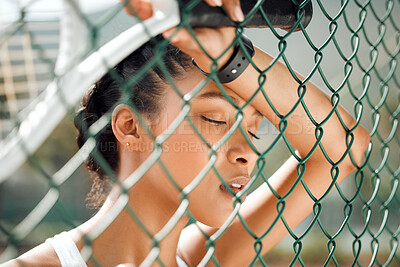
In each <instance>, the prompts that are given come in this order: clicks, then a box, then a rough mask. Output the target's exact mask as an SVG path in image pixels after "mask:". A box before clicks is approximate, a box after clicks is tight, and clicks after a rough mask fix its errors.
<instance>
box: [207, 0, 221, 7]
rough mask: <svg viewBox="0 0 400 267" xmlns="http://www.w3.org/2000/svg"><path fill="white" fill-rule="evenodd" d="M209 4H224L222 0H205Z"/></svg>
mask: <svg viewBox="0 0 400 267" xmlns="http://www.w3.org/2000/svg"><path fill="white" fill-rule="evenodd" d="M204 2H206V3H207V4H208V5H209V6H222V0H204Z"/></svg>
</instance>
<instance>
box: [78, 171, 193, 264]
mask: <svg viewBox="0 0 400 267" xmlns="http://www.w3.org/2000/svg"><path fill="white" fill-rule="evenodd" d="M145 180H146V179H142V180H141V181H139V182H138V183H137V184H136V185H135V186H134V187H133V188H131V189H130V191H129V195H130V196H131V197H130V199H129V201H128V205H127V206H126V207H125V209H124V210H123V211H121V212H120V214H119V215H118V216H117V217H116V219H115V220H114V221H113V222H112V223H111V224H110V225H109V226H108V227H107V228H106V230H104V232H103V233H101V234H100V235H99V237H98V238H96V239H95V240H94V241H93V243H92V249H93V256H94V258H95V259H96V260H97V261H98V262H99V263H100V264H101V265H104V266H116V265H118V264H122V263H132V264H133V265H134V266H139V265H140V263H141V262H143V261H144V260H145V258H146V257H148V255H149V253H150V251H151V249H152V247H153V244H154V241H152V238H151V237H149V235H148V234H146V231H145V230H144V229H142V228H141V226H140V224H142V225H143V226H145V227H146V229H147V233H149V234H150V235H151V236H154V235H156V234H157V233H159V232H160V231H161V230H162V229H163V227H164V226H165V225H166V224H167V222H168V221H169V220H170V218H171V217H172V216H173V214H174V213H175V211H176V209H177V208H178V206H176V205H173V204H171V203H170V202H168V201H165V199H164V198H163V197H160V196H162V195H161V194H157V192H154V189H153V188H151V186H150V185H149V184H146V181H145ZM120 195H121V194H120V192H119V189H118V188H117V187H115V188H114V189H113V190H112V192H111V193H110V195H109V197H108V198H107V200H106V202H105V203H104V205H103V207H102V208H101V209H100V210H99V212H98V213H97V214H96V215H95V216H94V217H93V218H91V219H90V220H89V221H88V222H86V223H85V224H83V225H82V226H80V227H79V228H78V231H81V232H83V233H85V234H87V233H89V232H90V231H91V230H93V229H96V228H97V227H98V226H99V225H100V223H102V222H104V221H106V220H105V218H107V216H109V214H110V212H111V211H112V210H113V208H115V204H116V202H117V200H118V198H119V196H120ZM132 211H133V212H134V213H135V214H136V217H137V218H140V221H141V222H140V223H138V222H137V221H135V219H134V218H133V216H132V215H131V214H132V213H131V212H132ZM187 222H188V219H187V217H186V216H184V217H182V218H180V219H179V221H178V223H177V224H176V225H175V227H173V229H172V230H171V231H169V233H168V234H167V235H166V236H165V237H164V238H163V239H162V240H161V241H160V242H156V243H158V247H159V248H160V252H159V253H160V254H159V255H158V256H159V259H160V260H161V261H162V263H163V264H164V265H165V266H176V248H177V245H178V241H179V236H180V233H181V231H182V229H183V228H184V227H185V225H186V224H187ZM165 230H167V229H165ZM165 230H164V231H165ZM156 236H159V235H156ZM78 247H79V245H78ZM89 264H90V263H89ZM153 265H154V266H157V264H153Z"/></svg>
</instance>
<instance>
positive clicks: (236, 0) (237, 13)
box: [224, 0, 244, 21]
mask: <svg viewBox="0 0 400 267" xmlns="http://www.w3.org/2000/svg"><path fill="white" fill-rule="evenodd" d="M224 7H225V9H226V12H228V15H229V17H231V19H232V20H234V21H243V20H244V15H243V11H242V8H241V7H240V0H224Z"/></svg>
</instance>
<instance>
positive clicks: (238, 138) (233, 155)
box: [227, 130, 257, 167]
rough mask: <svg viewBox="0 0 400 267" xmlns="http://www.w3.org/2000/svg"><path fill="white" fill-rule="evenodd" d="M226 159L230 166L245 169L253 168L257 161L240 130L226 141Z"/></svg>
mask: <svg viewBox="0 0 400 267" xmlns="http://www.w3.org/2000/svg"><path fill="white" fill-rule="evenodd" d="M227 158H228V161H229V162H230V163H232V164H239V165H241V166H246V167H248V166H253V165H254V163H255V162H256V160H257V154H256V153H255V152H254V151H253V149H252V148H251V147H250V145H249V144H248V143H247V141H246V138H244V136H243V135H242V133H241V132H240V130H237V131H236V132H235V134H234V135H232V136H231V138H230V140H228V151H227Z"/></svg>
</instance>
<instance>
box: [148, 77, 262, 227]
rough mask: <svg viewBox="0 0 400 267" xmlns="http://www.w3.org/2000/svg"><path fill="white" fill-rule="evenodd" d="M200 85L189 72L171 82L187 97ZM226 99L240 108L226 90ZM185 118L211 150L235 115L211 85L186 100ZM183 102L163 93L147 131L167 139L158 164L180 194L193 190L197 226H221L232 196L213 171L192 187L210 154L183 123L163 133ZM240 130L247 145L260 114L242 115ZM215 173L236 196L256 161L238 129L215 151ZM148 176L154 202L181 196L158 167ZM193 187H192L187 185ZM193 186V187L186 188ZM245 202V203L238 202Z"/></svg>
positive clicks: (247, 112) (248, 109) (251, 110)
mask: <svg viewBox="0 0 400 267" xmlns="http://www.w3.org/2000/svg"><path fill="white" fill-rule="evenodd" d="M203 79H204V76H203V75H202V74H200V73H199V72H197V71H193V72H192V73H190V75H188V77H187V78H184V79H182V80H178V81H176V84H177V86H178V88H179V90H180V91H181V93H182V94H187V93H189V92H190V91H192V90H193V88H195V86H196V85H198V84H199V82H201V80H203ZM225 90H226V92H227V94H228V95H229V96H230V97H231V98H232V100H233V102H235V104H236V105H237V106H239V107H242V106H243V105H244V104H245V101H244V100H243V99H241V98H240V97H239V96H238V95H237V94H235V93H234V92H233V91H231V90H229V89H228V88H225ZM189 103H190V111H189V113H188V117H189V118H190V119H191V120H192V121H193V124H194V125H195V126H196V127H197V129H198V131H199V133H200V134H201V135H202V136H203V138H204V139H205V141H207V142H208V143H209V144H210V145H215V144H217V143H218V142H219V141H221V139H222V138H223V137H224V136H225V135H226V134H227V132H228V131H229V130H230V128H231V127H232V126H233V125H234V124H235V121H236V119H235V118H236V116H235V115H236V112H237V110H236V109H235V108H234V107H233V106H232V105H231V104H230V103H229V102H228V101H227V100H226V98H225V97H224V96H223V95H222V93H221V91H220V90H219V89H218V87H217V86H216V85H215V83H213V82H210V83H208V84H207V85H206V86H205V87H204V88H203V89H202V90H201V91H200V93H198V94H197V95H196V96H195V97H194V98H193V99H191V100H190V102H189ZM182 104H183V102H182V100H181V98H180V97H179V96H178V94H177V93H176V92H174V90H173V89H167V90H166V95H165V99H164V101H163V103H162V108H163V109H162V111H161V116H160V117H159V120H157V121H156V122H154V125H152V128H153V129H154V133H155V134H156V135H160V134H163V133H168V135H169V137H168V139H167V140H166V141H165V142H164V143H163V153H162V155H161V160H162V162H163V164H164V165H165V166H166V168H167V169H168V171H169V173H170V174H171V176H172V177H173V178H174V180H175V181H176V182H177V184H178V185H179V186H180V187H181V188H185V187H186V190H189V189H192V188H194V189H193V190H192V191H191V192H190V193H189V194H188V199H189V201H190V206H189V210H190V212H191V213H192V214H193V216H194V217H195V218H196V219H197V220H198V221H200V222H202V223H204V224H207V225H210V226H220V225H221V224H222V223H223V222H224V221H225V220H226V219H227V217H228V216H229V214H230V213H231V212H232V210H233V202H232V197H233V195H232V193H231V192H229V191H228V189H227V188H226V187H225V186H224V185H223V183H222V181H221V180H220V178H218V175H217V174H216V172H215V171H214V170H213V169H210V170H209V171H208V172H207V173H206V175H205V176H204V178H202V179H201V182H200V183H199V184H198V185H197V186H196V187H194V184H193V183H195V181H197V179H196V180H194V179H195V178H196V177H198V175H199V174H200V173H201V172H202V171H204V170H205V169H206V168H207V164H208V163H209V160H210V155H211V154H210V151H211V150H210V149H209V148H208V146H207V145H206V144H205V143H204V142H203V140H202V139H201V138H200V137H199V136H198V134H197V133H196V131H195V130H194V129H193V127H192V126H191V124H190V122H189V120H188V119H185V120H183V121H182V123H181V124H180V125H179V127H178V128H177V129H176V130H168V129H167V128H168V127H170V126H171V125H172V124H173V122H174V120H176V119H177V118H178V117H179V115H180V113H181V112H183V111H182ZM243 116H244V118H243V120H242V122H241V126H242V128H243V130H244V131H245V132H246V134H247V136H248V138H249V139H250V140H252V139H253V138H254V137H253V135H254V134H256V132H257V128H258V125H259V123H260V121H261V118H262V116H261V114H260V113H259V112H257V111H256V110H255V109H254V108H253V107H252V106H250V105H249V106H247V107H246V108H244V109H243ZM216 156H217V158H216V161H215V163H214V166H215V169H216V170H217V171H218V172H219V174H220V175H221V177H222V179H223V180H224V181H225V182H226V183H227V184H228V185H229V187H230V188H231V189H232V190H233V191H234V192H236V193H237V192H239V191H240V190H242V189H243V188H244V186H245V185H246V184H247V183H248V181H249V179H250V177H249V175H250V173H251V171H252V169H253V167H254V165H255V162H256V159H257V155H256V154H255V153H254V152H253V150H252V149H251V147H250V146H249V144H248V143H247V141H246V139H245V138H244V136H243V134H242V133H241V131H240V129H236V130H235V131H234V132H233V134H232V136H231V137H230V138H228V140H227V141H226V142H225V143H224V144H223V145H222V146H221V147H220V148H219V149H218V150H217V153H216ZM148 176H151V177H154V178H152V179H154V189H156V190H157V191H158V193H159V196H162V195H163V197H165V198H167V199H168V200H170V201H171V202H173V203H179V196H180V192H179V191H178V190H176V189H175V187H174V186H173V185H172V183H171V182H169V180H168V178H167V176H166V174H165V172H164V171H163V169H162V168H161V167H160V165H159V164H155V165H154V166H153V167H152V168H151V169H150V171H149V172H148ZM192 182H193V183H192ZM191 183H192V184H191ZM187 192H188V191H187ZM242 200H244V198H242Z"/></svg>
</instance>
